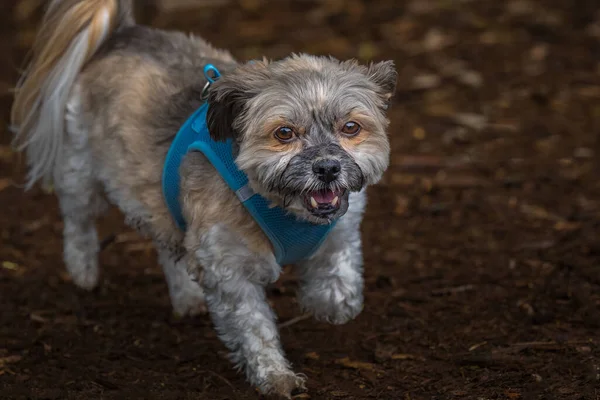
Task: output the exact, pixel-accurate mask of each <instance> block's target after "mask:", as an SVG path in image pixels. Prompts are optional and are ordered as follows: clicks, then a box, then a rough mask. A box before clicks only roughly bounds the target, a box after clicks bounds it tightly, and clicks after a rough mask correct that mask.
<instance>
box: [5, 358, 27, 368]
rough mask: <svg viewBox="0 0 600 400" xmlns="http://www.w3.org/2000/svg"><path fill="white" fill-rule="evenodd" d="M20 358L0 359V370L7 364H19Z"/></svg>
mask: <svg viewBox="0 0 600 400" xmlns="http://www.w3.org/2000/svg"><path fill="white" fill-rule="evenodd" d="M22 358H23V357H21V356H19V355H13V356H7V357H0V368H1V367H4V366H5V365H7V364H14V363H16V362H19V361H21V359H22Z"/></svg>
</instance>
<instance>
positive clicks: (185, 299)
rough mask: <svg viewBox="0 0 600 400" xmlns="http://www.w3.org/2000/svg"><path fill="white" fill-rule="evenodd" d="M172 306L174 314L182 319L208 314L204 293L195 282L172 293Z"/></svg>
mask: <svg viewBox="0 0 600 400" xmlns="http://www.w3.org/2000/svg"><path fill="white" fill-rule="evenodd" d="M193 285H195V286H193ZM171 304H172V306H173V313H174V314H175V316H177V317H180V318H181V317H186V316H189V317H195V316H197V315H202V314H206V313H207V312H208V310H207V308H206V303H205V301H204V292H203V291H202V289H201V288H200V287H199V286H198V285H197V284H195V282H190V284H189V286H186V287H183V288H180V289H179V290H178V291H174V292H172V293H171Z"/></svg>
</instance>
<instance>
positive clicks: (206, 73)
mask: <svg viewBox="0 0 600 400" xmlns="http://www.w3.org/2000/svg"><path fill="white" fill-rule="evenodd" d="M209 72H212V73H213V75H214V76H210V74H209ZM220 76H221V73H220V72H219V70H218V69H217V67H215V66H214V65H212V64H206V66H204V77H205V78H206V80H207V81H209V82H210V83H215V80H217V79H219V77H220Z"/></svg>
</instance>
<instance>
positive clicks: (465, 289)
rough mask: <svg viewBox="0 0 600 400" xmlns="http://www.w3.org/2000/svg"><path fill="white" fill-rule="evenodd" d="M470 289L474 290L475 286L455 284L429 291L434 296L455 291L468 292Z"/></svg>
mask: <svg viewBox="0 0 600 400" xmlns="http://www.w3.org/2000/svg"><path fill="white" fill-rule="evenodd" d="M472 290H475V286H473V285H461V286H455V287H447V288H441V289H435V290H432V291H431V294H432V295H434V296H440V295H444V294H455V293H463V292H470V291H472Z"/></svg>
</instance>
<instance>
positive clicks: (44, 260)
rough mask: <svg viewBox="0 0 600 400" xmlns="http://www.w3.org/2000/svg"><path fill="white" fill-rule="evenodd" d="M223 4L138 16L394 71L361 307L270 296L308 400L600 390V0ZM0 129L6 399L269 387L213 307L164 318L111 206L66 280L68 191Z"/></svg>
mask: <svg viewBox="0 0 600 400" xmlns="http://www.w3.org/2000/svg"><path fill="white" fill-rule="evenodd" d="M178 2H179V1H175V0H173V2H172V3H171V4H174V3H178ZM13 3H15V1H4V0H3V1H2V6H0V9H1V11H3V12H2V13H1V14H0V53H1V54H2V55H3V56H2V58H3V60H4V61H3V62H2V63H1V64H0V88H1V89H0V90H1V92H0V93H1V94H0V96H1V97H0V102H1V110H2V112H3V114H2V119H3V120H4V121H8V108H9V104H10V92H9V90H10V88H11V86H12V85H13V84H14V82H15V79H16V73H17V70H18V68H19V67H20V66H21V65H22V59H23V55H24V54H25V50H26V49H27V48H28V46H29V45H30V44H31V39H32V34H33V33H34V28H35V26H36V23H37V21H38V20H39V5H38V3H41V1H38V0H21V1H19V2H17V3H18V6H14V4H13ZM141 3H145V4H148V3H149V2H141ZM166 3H169V2H168V1H167V2H166ZM197 3H203V2H202V1H201V0H198V2H197ZM212 3H215V4H216V5H213V6H210V7H209V6H206V7H203V6H201V5H192V6H187V7H188V8H186V9H183V10H179V11H178V10H175V11H169V12H166V11H161V10H160V9H159V8H158V7H154V8H151V7H147V8H146V9H145V10H144V12H143V13H141V14H143V15H142V17H141V18H142V20H143V21H144V22H146V23H148V24H153V25H155V26H160V27H169V28H176V29H183V30H193V31H195V32H197V33H199V34H201V35H203V36H205V37H206V38H208V39H209V40H210V41H212V42H213V43H214V44H216V45H217V46H219V47H226V48H229V49H231V50H232V52H233V53H234V54H235V55H236V56H238V57H239V58H240V59H243V60H246V59H250V58H254V57H259V56H261V55H267V56H268V57H272V58H277V57H282V56H284V55H286V54H288V53H289V52H291V51H306V52H310V53H317V54H329V53H330V54H332V55H334V56H337V57H338V58H348V57H358V58H360V59H363V60H364V59H376V60H379V59H389V58H392V59H394V60H395V61H396V62H397V65H398V69H399V71H400V79H399V86H398V93H397V96H396V100H395V103H394V105H393V108H392V110H391V119H392V125H391V137H392V145H393V156H392V163H391V167H390V169H389V171H388V173H387V174H386V178H385V180H384V181H383V182H382V183H381V184H380V185H378V186H376V187H373V188H371V189H370V204H369V208H368V212H367V216H366V218H365V221H364V225H363V231H364V250H365V257H366V288H365V293H366V305H365V310H364V312H363V313H362V314H361V315H360V317H359V318H358V319H357V320H355V321H353V322H351V323H349V324H347V325H345V326H340V327H333V326H328V325H326V324H320V323H316V322H314V321H313V320H311V319H299V320H294V318H296V317H298V316H299V315H300V314H299V310H298V307H297V304H296V301H295V298H294V290H295V283H296V282H295V280H294V278H293V275H291V274H289V273H286V274H284V275H283V277H282V279H281V280H280V282H279V283H278V284H277V285H276V286H275V287H273V288H272V289H271V290H270V297H271V299H272V303H273V305H274V307H275V309H276V310H277V313H278V314H279V316H280V320H281V322H282V323H285V322H288V321H291V322H293V323H291V324H288V326H286V327H283V328H282V329H281V333H282V340H283V343H284V346H285V348H286V350H287V354H288V357H289V359H290V360H291V361H292V362H293V363H294V365H295V369H296V370H297V371H298V372H302V373H305V374H306V375H307V376H308V377H309V381H308V387H309V393H308V394H305V395H302V396H299V397H298V398H312V399H453V398H468V399H599V398H600V345H599V340H600V335H599V332H600V239H599V233H600V179H599V172H600V165H599V162H598V160H599V158H598V157H599V153H600V142H599V138H598V132H599V129H600V13H599V11H598V10H599V9H600V7H599V6H598V3H597V2H595V1H592V0H590V1H584V0H580V1H565V0H545V1H541V0H539V1H533V0H532V1H525V0H515V1H508V0H507V1H496V0H485V1H478V2H475V1H442V0H428V1H426V0H420V1H417V0H415V1H393V0H382V1H372V0H335V1H327V2H325V1H320V2H312V1H300V0H297V1H283V0H280V1H277V2H274V1H273V2H266V1H263V0H244V1H239V2H237V1H236V2H234V1H227V0H221V1H218V2H214V1H213V2H212ZM1 129H2V131H1V132H0V140H1V141H0V145H1V146H0V235H1V236H0V243H1V244H0V398H2V399H25V398H29V399H66V398H72V399H124V398H153V399H192V398H194V399H211V400H221V399H223V400H224V399H254V398H257V394H256V392H255V391H254V389H253V388H251V387H250V386H249V385H247V384H246V383H245V381H244V378H243V376H242V375H240V374H237V373H236V372H235V371H234V370H233V369H232V366H231V365H230V364H229V362H228V361H227V360H226V359H225V351H224V350H225V349H224V347H223V346H222V345H221V343H220V342H219V341H218V339H217V338H216V336H215V333H214V331H213V329H212V327H211V323H210V321H209V319H208V318H206V317H202V318H196V319H184V320H176V319H175V318H173V317H172V315H171V309H170V305H169V299H168V295H167V288H166V285H165V282H164V280H163V277H162V274H161V271H160V268H159V267H158V265H157V262H156V258H155V254H154V251H153V249H152V248H151V247H150V246H149V245H148V243H147V242H145V241H143V240H141V239H139V238H138V237H137V236H136V235H135V234H132V233H131V231H130V230H129V229H127V228H125V227H124V225H123V224H122V222H121V221H122V217H121V216H120V215H119V214H118V212H113V213H112V214H111V215H110V216H109V217H106V218H105V219H103V220H102V221H101V232H102V234H103V237H107V238H108V237H109V236H110V235H111V234H112V235H115V237H116V240H114V241H112V242H111V244H109V245H108V246H107V247H106V248H105V250H103V252H102V255H101V261H102V271H103V280H102V285H101V287H100V288H99V289H98V290H96V291H94V292H93V293H84V292H82V291H80V290H78V289H76V288H75V287H74V285H73V284H72V283H71V282H70V281H69V279H68V277H67V275H66V273H65V272H64V266H63V264H62V255H61V251H62V240H61V220H60V218H59V215H58V212H57V204H56V199H55V198H54V196H53V195H51V194H45V193H43V192H41V191H39V190H33V191H30V192H27V193H23V191H22V190H21V189H20V188H19V185H20V183H21V182H22V173H21V172H22V169H20V168H17V167H14V166H15V165H17V163H16V161H17V158H16V157H13V155H12V154H11V153H10V151H9V147H8V143H9V133H8V132H7V129H6V127H5V126H4V124H3V126H2V128H1ZM108 242H110V240H108V241H107V243H108Z"/></svg>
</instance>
